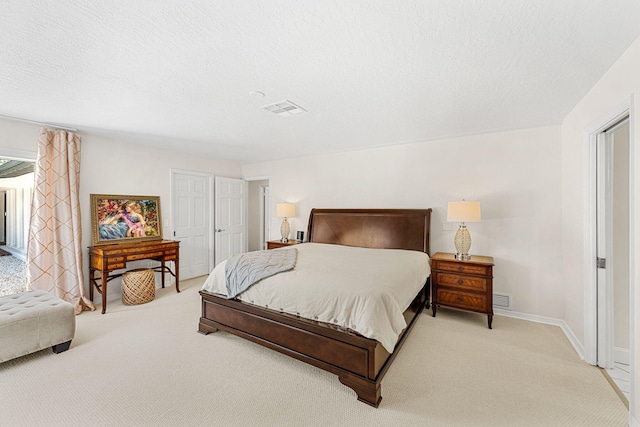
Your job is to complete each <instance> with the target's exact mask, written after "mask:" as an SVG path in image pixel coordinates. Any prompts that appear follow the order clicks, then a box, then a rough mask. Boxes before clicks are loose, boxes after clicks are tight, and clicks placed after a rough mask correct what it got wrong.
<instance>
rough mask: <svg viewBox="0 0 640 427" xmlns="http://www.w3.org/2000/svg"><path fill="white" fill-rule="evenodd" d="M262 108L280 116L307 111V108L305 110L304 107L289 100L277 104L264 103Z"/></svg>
mask: <svg viewBox="0 0 640 427" xmlns="http://www.w3.org/2000/svg"><path fill="white" fill-rule="evenodd" d="M260 108H263V109H265V110H267V111H271V112H272V113H274V114H277V115H279V116H280V117H289V116H293V115H295V114H300V113H306V112H307V110H305V109H304V108H302V107H300V106H298V105H296V104H294V103H293V102H291V101H287V100H285V101H280V102H276V103H275V104H269V105H264V106H262V107H260Z"/></svg>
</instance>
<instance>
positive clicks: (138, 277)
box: [122, 268, 156, 305]
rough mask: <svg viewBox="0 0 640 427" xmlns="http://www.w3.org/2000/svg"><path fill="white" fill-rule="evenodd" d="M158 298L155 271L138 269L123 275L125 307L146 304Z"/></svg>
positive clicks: (123, 300)
mask: <svg viewBox="0 0 640 427" xmlns="http://www.w3.org/2000/svg"><path fill="white" fill-rule="evenodd" d="M155 297H156V281H155V276H154V274H153V270H152V269H150V268H138V269H135V270H129V271H127V272H126V273H124V274H123V275H122V302H123V303H124V304H125V305H136V304H145V303H147V302H150V301H153V299H154V298H155Z"/></svg>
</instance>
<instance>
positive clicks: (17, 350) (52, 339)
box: [0, 290, 76, 362]
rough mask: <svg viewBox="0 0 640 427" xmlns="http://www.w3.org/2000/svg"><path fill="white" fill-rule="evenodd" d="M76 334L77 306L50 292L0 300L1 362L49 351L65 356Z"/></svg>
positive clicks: (29, 292)
mask: <svg viewBox="0 0 640 427" xmlns="http://www.w3.org/2000/svg"><path fill="white" fill-rule="evenodd" d="M75 332H76V317H75V313H74V311H73V305H72V304H70V303H68V302H66V301H63V300H61V299H60V298H58V297H55V296H53V295H51V294H50V293H48V292H46V291H40V290H37V291H28V292H22V293H19V294H12V295H5V296H1V297H0V362H5V361H7V360H10V359H13V358H16V357H20V356H24V355H25V354H29V353H33V352H36V351H40V350H43V349H45V348H47V347H51V348H52V349H53V352H54V353H60V352H63V351H65V350H68V349H69V346H70V345H71V340H72V339H73V336H74V334H75Z"/></svg>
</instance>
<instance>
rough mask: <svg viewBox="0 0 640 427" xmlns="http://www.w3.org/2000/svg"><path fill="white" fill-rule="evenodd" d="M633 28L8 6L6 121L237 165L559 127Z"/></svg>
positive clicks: (589, 3)
mask: <svg viewBox="0 0 640 427" xmlns="http://www.w3.org/2000/svg"><path fill="white" fill-rule="evenodd" d="M639 23H640V2H638V1H637V0H537V1H535V2H534V1H526V0H521V1H513V0H491V1H471V0H468V1H460V0H458V1H456V0H424V1H416V0H413V1H410V0H407V1H387V0H333V1H317V0H288V1H268V0H243V1H240V0H238V1H232V0H226V1H212V0H163V1H158V0H141V1H135V2H131V1H123V0H115V1H108V2H106V1H100V2H98V1H93V2H86V1H85V2H83V1H69V0H46V1H44V0H43V1H37V2H36V1H24V0H3V1H2V7H1V8H0V115H2V116H10V117H16V118H21V119H27V120H33V121H39V122H46V123H57V124H62V125H64V126H67V127H72V128H76V129H78V130H79V132H80V133H81V134H96V135H101V136H107V137H112V138H117V139H124V140H127V141H132V142H137V143H142V144H147V145H152V146H158V147H167V148H169V147H171V148H177V149H179V150H181V151H187V152H191V153H197V154H203V155H211V156H215V157H218V158H223V159H229V160H236V161H240V162H242V163H251V162H258V161H265V160H274V159H283V158H294V157H300V156H305V155H313V154H320V153H328V152H336V151H344V150H353V149H361V148H368V147H376V146H385V145H391V144H402V143H409V142H418V141H427V140H433V139H441V138H447V137H453V136H462V135H469V134H478V133H484V132H492V131H501V130H509V129H520V128H529V127H538V126H547V125H557V124H560V123H561V121H562V119H563V117H564V116H565V115H566V114H567V113H568V112H569V111H570V110H571V108H572V107H573V106H574V105H575V104H576V103H577V102H578V101H579V100H580V99H581V98H582V97H583V96H584V95H585V94H586V93H587V91H588V90H589V89H590V88H591V87H592V86H593V85H594V83H595V82H596V81H597V80H598V79H599V78H600V77H601V76H602V75H603V73H604V72H605V71H606V70H607V69H608V68H609V67H610V66H611V65H612V64H613V63H614V62H615V60H616V59H617V58H618V57H619V56H620V55H621V54H622V53H623V51H624V50H625V49H626V48H627V47H628V46H629V45H630V44H631V43H632V42H633V41H634V40H635V39H636V38H637V37H638V36H640V24H639ZM252 91H253V92H261V93H262V94H264V96H260V94H259V93H253V94H251V92H252ZM285 100H288V101H290V102H291V103H293V104H295V105H297V106H299V107H301V108H302V109H303V111H302V112H301V113H300V114H293V115H289V116H288V117H282V116H280V115H277V114H275V113H273V112H271V111H268V110H266V109H262V108H261V107H262V106H265V105H268V104H273V103H278V102H280V101H285Z"/></svg>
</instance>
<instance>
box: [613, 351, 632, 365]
mask: <svg viewBox="0 0 640 427" xmlns="http://www.w3.org/2000/svg"><path fill="white" fill-rule="evenodd" d="M613 361H614V362H618V363H622V364H623V365H628V364H629V349H627V348H620V347H614V348H613Z"/></svg>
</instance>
